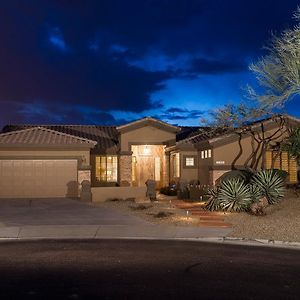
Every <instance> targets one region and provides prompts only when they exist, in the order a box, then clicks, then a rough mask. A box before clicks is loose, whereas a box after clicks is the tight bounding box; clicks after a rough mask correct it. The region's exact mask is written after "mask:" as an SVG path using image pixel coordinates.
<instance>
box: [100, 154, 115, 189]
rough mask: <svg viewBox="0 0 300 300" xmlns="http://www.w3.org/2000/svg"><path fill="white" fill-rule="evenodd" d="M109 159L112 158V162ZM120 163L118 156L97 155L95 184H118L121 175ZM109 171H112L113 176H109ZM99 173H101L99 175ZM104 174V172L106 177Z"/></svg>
mask: <svg viewBox="0 0 300 300" xmlns="http://www.w3.org/2000/svg"><path fill="white" fill-rule="evenodd" d="M109 157H111V158H112V159H111V162H109V160H108V158H109ZM118 163H119V158H118V155H95V182H96V183H108V184H109V183H112V184H116V183H117V182H118V173H119V170H118ZM98 165H99V166H98ZM103 166H104V167H103ZM108 171H111V172H112V174H110V175H109V174H108ZM98 172H100V173H99V174H98ZM102 172H104V176H103V174H102ZM98 175H99V176H98Z"/></svg>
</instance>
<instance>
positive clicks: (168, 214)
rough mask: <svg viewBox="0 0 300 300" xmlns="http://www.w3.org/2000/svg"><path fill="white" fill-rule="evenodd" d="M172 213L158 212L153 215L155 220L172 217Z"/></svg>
mask: <svg viewBox="0 0 300 300" xmlns="http://www.w3.org/2000/svg"><path fill="white" fill-rule="evenodd" d="M173 214H174V213H171V212H166V211H160V212H158V213H157V214H155V215H154V217H155V218H168V217H170V216H172V215H173Z"/></svg>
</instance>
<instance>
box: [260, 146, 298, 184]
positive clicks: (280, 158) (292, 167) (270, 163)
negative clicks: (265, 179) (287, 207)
mask: <svg viewBox="0 0 300 300" xmlns="http://www.w3.org/2000/svg"><path fill="white" fill-rule="evenodd" d="M297 165H298V164H297V160H296V159H295V158H293V157H290V156H289V154H288V152H286V151H282V152H278V151H271V150H269V151H266V154H265V168H266V169H279V170H283V171H286V172H288V174H289V175H288V182H289V183H296V182H297V181H298V178H297V171H298V166H297Z"/></svg>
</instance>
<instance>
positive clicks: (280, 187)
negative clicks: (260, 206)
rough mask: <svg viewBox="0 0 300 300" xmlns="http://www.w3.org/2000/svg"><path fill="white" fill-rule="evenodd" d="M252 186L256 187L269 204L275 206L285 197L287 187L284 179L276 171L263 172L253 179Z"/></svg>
mask: <svg viewBox="0 0 300 300" xmlns="http://www.w3.org/2000/svg"><path fill="white" fill-rule="evenodd" d="M251 184H252V185H256V186H257V187H258V188H259V189H260V190H261V192H262V196H265V197H266V198H267V200H268V202H269V204H275V203H276V202H278V201H279V200H280V199H281V198H282V197H284V193H285V186H284V180H283V179H282V177H281V176H280V175H279V174H278V173H277V172H276V171H274V170H262V171H259V172H257V173H256V174H255V175H254V176H253V177H252V179H251Z"/></svg>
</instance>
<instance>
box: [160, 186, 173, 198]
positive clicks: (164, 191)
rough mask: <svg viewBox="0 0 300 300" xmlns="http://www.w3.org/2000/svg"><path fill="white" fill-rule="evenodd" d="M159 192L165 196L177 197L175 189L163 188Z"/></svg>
mask: <svg viewBox="0 0 300 300" xmlns="http://www.w3.org/2000/svg"><path fill="white" fill-rule="evenodd" d="M159 192H160V193H161V194H163V195H166V196H176V195H177V189H176V188H173V187H169V186H165V187H162V188H160V190H159Z"/></svg>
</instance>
